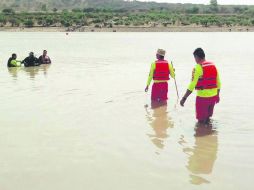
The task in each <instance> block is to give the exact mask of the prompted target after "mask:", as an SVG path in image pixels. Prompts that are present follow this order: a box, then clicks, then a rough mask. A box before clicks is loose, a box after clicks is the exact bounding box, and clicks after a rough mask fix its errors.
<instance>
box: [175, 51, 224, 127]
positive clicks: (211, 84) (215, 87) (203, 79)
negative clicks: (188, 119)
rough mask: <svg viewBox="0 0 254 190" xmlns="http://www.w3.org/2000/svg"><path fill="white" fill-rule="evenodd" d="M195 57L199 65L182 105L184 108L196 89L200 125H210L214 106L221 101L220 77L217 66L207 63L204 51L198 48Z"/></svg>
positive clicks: (197, 115)
mask: <svg viewBox="0 0 254 190" xmlns="http://www.w3.org/2000/svg"><path fill="white" fill-rule="evenodd" d="M193 55H194V58H195V61H196V63H197V64H196V67H195V69H194V70H193V72H192V80H191V83H190V85H189V88H188V89H187V91H186V93H185V95H184V96H183V98H182V100H181V102H180V104H181V106H184V103H185V101H186V100H187V98H188V96H189V95H190V94H191V93H192V92H193V90H194V89H196V90H197V98H196V118H197V120H198V122H199V123H209V121H210V118H211V117H212V116H213V110H214V106H215V104H216V103H219V101H220V88H221V82H220V77H219V73H218V70H217V68H216V66H215V64H214V63H212V62H210V61H206V59H205V52H204V50H203V49H201V48H197V49H196V50H195V51H194V53H193Z"/></svg>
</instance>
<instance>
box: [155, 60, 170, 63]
mask: <svg viewBox="0 0 254 190" xmlns="http://www.w3.org/2000/svg"><path fill="white" fill-rule="evenodd" d="M155 63H168V61H167V60H156V61H155Z"/></svg>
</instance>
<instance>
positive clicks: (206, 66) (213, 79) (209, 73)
mask: <svg viewBox="0 0 254 190" xmlns="http://www.w3.org/2000/svg"><path fill="white" fill-rule="evenodd" d="M200 65H201V66H202V69H203V75H202V76H201V77H200V78H199V79H198V83H197V85H196V90H204V89H213V88H217V69H216V67H215V65H214V64H213V63H212V62H208V61H205V62H203V63H202V64H200Z"/></svg>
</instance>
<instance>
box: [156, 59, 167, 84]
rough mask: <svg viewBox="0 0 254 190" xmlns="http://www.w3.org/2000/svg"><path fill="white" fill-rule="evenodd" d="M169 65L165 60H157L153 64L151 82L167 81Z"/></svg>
mask: <svg viewBox="0 0 254 190" xmlns="http://www.w3.org/2000/svg"><path fill="white" fill-rule="evenodd" d="M169 74H170V70H169V65H168V61H166V60H157V61H156V62H155V71H154V74H153V80H169V79H170V78H169Z"/></svg>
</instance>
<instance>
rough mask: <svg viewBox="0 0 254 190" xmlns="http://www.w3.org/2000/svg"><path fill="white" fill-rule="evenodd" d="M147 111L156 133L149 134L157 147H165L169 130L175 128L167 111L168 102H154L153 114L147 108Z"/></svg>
mask: <svg viewBox="0 0 254 190" xmlns="http://www.w3.org/2000/svg"><path fill="white" fill-rule="evenodd" d="M146 111H147V119H148V122H149V124H150V126H151V128H152V129H153V131H154V134H148V136H149V137H150V139H151V141H152V143H153V144H154V145H155V146H156V147H158V148H160V149H163V148H164V146H165V144H164V141H165V139H166V138H168V134H167V130H168V128H173V122H172V121H171V118H170V117H169V116H168V112H167V103H166V102H164V103H162V104H154V103H152V111H153V113H152V115H151V113H150V112H149V111H148V110H147V108H146Z"/></svg>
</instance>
